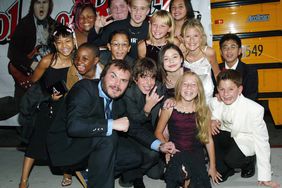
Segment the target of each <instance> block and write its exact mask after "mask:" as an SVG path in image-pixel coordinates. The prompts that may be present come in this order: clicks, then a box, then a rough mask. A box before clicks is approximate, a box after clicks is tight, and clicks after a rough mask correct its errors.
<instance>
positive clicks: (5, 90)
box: [0, 0, 212, 126]
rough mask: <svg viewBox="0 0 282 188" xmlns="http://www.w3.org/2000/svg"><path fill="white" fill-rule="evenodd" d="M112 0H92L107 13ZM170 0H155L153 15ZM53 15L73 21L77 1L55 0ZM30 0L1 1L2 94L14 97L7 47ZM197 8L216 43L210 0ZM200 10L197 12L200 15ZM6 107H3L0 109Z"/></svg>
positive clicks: (196, 0)
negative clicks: (212, 27)
mask: <svg viewBox="0 0 282 188" xmlns="http://www.w3.org/2000/svg"><path fill="white" fill-rule="evenodd" d="M107 1H108V0H92V2H93V3H94V4H95V7H96V8H97V12H99V13H100V14H101V15H106V14H107V7H108V2H107ZM169 1H170V0H152V6H151V14H153V13H154V12H155V11H156V10H158V9H168V5H169ZM53 2H54V9H53V12H52V15H51V16H52V17H53V18H55V19H56V20H58V21H60V22H62V23H71V22H72V9H73V5H74V2H75V0H53ZM29 5H30V0H1V1H0V66H1V68H0V88H1V89H0V97H4V96H13V92H14V81H13V79H12V77H11V76H10V75H9V73H8V69H7V64H8V62H9V60H8V58H7V50H8V46H9V41H10V38H11V36H12V34H13V32H14V30H15V27H16V25H17V23H18V21H19V20H20V19H21V18H22V17H24V16H25V15H26V14H27V12H28V9H29ZM192 5H193V9H194V10H195V11H199V13H200V14H201V15H202V19H201V21H202V23H203V25H204V27H205V30H206V33H207V35H208V44H209V45H211V44H212V32H211V24H210V23H211V17H210V0H200V1H199V0H192ZM197 14H198V13H196V15H197ZM4 108H5V107H4V106H0V110H3V109H4ZM1 125H2V126H7V125H8V126H9V125H10V126H18V123H17V116H15V117H13V118H10V119H8V120H6V121H0V126H1Z"/></svg>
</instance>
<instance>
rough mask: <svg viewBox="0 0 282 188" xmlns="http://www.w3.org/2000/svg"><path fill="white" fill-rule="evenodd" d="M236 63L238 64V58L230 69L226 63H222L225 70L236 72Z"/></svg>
mask: <svg viewBox="0 0 282 188" xmlns="http://www.w3.org/2000/svg"><path fill="white" fill-rule="evenodd" d="M238 63H239V59H238V58H237V60H236V63H235V64H234V65H233V66H232V67H229V66H228V65H227V63H226V62H225V63H224V65H225V69H232V70H236V68H237V65H238Z"/></svg>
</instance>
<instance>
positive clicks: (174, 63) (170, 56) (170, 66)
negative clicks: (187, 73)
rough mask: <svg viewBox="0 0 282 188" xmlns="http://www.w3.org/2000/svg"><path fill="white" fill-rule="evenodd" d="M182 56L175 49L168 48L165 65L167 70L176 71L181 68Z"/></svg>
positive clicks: (164, 59)
mask: <svg viewBox="0 0 282 188" xmlns="http://www.w3.org/2000/svg"><path fill="white" fill-rule="evenodd" d="M182 62H183V59H182V57H181V56H180V54H179V53H178V52H177V51H176V50H175V49H172V48H170V49H168V50H166V52H165V53H164V58H163V66H164V70H165V71H166V72H176V71H178V70H179V69H180V68H181V63H182Z"/></svg>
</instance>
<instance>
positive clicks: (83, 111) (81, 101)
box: [47, 80, 156, 166]
mask: <svg viewBox="0 0 282 188" xmlns="http://www.w3.org/2000/svg"><path fill="white" fill-rule="evenodd" d="M98 83H99V80H81V81H79V82H77V83H76V84H75V85H74V86H73V88H72V89H71V90H70V92H69V93H68V95H67V98H66V101H65V104H64V105H63V107H62V109H61V111H60V112H59V114H58V115H57V117H56V119H55V120H54V123H53V124H52V126H51V128H50V130H49V133H48V139H47V146H48V151H49V154H50V158H51V162H52V164H53V165H54V166H69V165H74V164H78V163H80V162H81V161H82V160H83V159H85V158H86V157H87V156H88V155H89V153H90V152H91V150H92V149H93V148H92V147H91V145H92V139H95V138H97V139H98V138H99V137H106V133H107V131H108V129H107V120H106V119H105V113H104V100H103V98H101V97H99V94H98ZM112 112H113V119H117V118H120V117H124V116H126V110H125V105H124V101H123V100H121V99H117V100H114V101H113V107H112ZM113 134H116V132H115V131H114V130H113ZM128 134H130V135H131V136H133V137H135V138H136V139H137V140H139V141H140V142H141V143H143V144H144V145H146V146H147V147H149V146H150V145H151V143H152V142H153V141H154V140H155V139H156V138H155V137H154V135H153V134H150V132H148V131H147V130H146V129H144V128H142V127H141V126H139V125H137V124H136V123H135V121H133V120H130V129H129V131H128Z"/></svg>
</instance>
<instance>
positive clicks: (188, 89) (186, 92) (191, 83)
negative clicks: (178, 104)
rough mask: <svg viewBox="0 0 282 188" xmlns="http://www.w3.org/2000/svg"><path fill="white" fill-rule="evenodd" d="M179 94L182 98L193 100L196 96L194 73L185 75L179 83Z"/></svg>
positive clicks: (196, 88) (196, 86)
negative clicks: (180, 83)
mask: <svg viewBox="0 0 282 188" xmlns="http://www.w3.org/2000/svg"><path fill="white" fill-rule="evenodd" d="M180 89H181V92H180V95H181V97H182V100H185V101H187V102H191V101H193V100H194V99H195V98H196V97H197V96H198V85H197V79H196V77H195V76H194V75H185V76H184V78H183V82H182V85H181V88H180Z"/></svg>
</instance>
